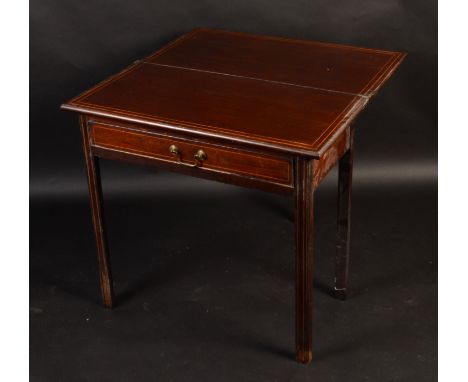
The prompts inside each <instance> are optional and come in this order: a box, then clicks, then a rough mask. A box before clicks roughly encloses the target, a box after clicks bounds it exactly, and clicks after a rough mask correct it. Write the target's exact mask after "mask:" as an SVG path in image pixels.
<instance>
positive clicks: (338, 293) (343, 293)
mask: <svg viewBox="0 0 468 382" xmlns="http://www.w3.org/2000/svg"><path fill="white" fill-rule="evenodd" d="M333 294H334V296H335V297H336V298H337V299H338V300H343V301H345V300H346V299H347V298H348V290H347V289H336V287H334V288H333Z"/></svg>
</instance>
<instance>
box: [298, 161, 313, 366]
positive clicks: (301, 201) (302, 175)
mask: <svg viewBox="0 0 468 382" xmlns="http://www.w3.org/2000/svg"><path fill="white" fill-rule="evenodd" d="M313 163H314V161H313V159H309V158H301V157H299V158H297V159H296V161H295V213H296V217H295V224H296V265H295V268H296V360H297V361H298V362H301V363H309V362H310V361H311V360H312V313H313V312H312V304H313V298H312V297H313V290H312V281H313V280H312V279H313V220H314V216H313V214H314V211H313V210H314V208H313V204H314V203H313V202H314V187H313V181H312V179H313V168H314V166H313Z"/></svg>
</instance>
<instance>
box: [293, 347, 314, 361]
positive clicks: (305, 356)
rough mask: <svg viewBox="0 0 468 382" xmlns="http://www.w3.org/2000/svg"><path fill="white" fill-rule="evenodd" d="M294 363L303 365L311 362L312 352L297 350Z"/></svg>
mask: <svg viewBox="0 0 468 382" xmlns="http://www.w3.org/2000/svg"><path fill="white" fill-rule="evenodd" d="M296 361H297V362H300V363H304V364H307V363H310V362H312V350H297V352H296Z"/></svg>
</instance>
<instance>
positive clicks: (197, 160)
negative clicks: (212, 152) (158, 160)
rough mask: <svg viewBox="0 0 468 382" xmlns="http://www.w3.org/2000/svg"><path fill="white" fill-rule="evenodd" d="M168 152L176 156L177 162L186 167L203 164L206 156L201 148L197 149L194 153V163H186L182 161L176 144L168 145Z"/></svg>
mask: <svg viewBox="0 0 468 382" xmlns="http://www.w3.org/2000/svg"><path fill="white" fill-rule="evenodd" d="M169 152H170V153H171V154H173V155H175V156H176V157H177V163H179V164H182V165H184V166H187V167H199V166H201V165H202V164H203V161H204V160H205V159H206V158H208V157H207V155H206V153H205V152H204V151H203V150H201V149H200V150H198V151H197V153H196V154H195V155H194V158H195V163H186V162H183V161H182V158H181V154H180V151H179V148H178V147H177V146H176V145H170V146H169Z"/></svg>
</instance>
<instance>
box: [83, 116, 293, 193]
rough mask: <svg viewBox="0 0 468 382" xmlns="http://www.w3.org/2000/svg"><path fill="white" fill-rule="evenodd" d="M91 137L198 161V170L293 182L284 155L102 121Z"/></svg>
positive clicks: (169, 158)
mask: <svg viewBox="0 0 468 382" xmlns="http://www.w3.org/2000/svg"><path fill="white" fill-rule="evenodd" d="M91 138H92V142H91V144H92V145H94V146H98V147H103V148H109V149H112V150H117V151H124V152H130V153H133V154H141V155H144V156H146V157H151V158H154V159H158V160H162V161H165V162H171V163H178V162H179V161H180V162H183V163H185V165H192V166H194V165H195V164H196V169H195V170H203V171H214V172H222V173H231V174H236V175H242V176H246V177H251V178H256V179H261V180H265V181H269V182H274V183H279V184H283V185H291V184H292V176H291V173H292V171H291V162H290V161H289V160H288V159H287V158H283V157H280V158H278V157H273V156H267V155H265V154H257V153H253V152H247V151H241V150H238V149H235V148H229V147H224V146H223V147H220V146H217V145H214V144H208V143H196V142H190V141H186V140H182V139H178V138H170V137H167V136H158V135H153V134H148V133H146V132H142V131H135V130H128V129H127V130H125V129H121V128H118V127H113V126H107V125H102V124H92V125H91ZM171 146H172V152H171ZM174 146H175V147H176V149H175V150H174ZM199 150H202V151H203V152H204V153H205V154H206V158H205V159H203V160H201V161H200V160H196V159H195V156H196V154H197V153H199ZM174 151H176V152H177V153H178V154H176V153H174ZM198 158H200V157H198ZM178 164H179V165H182V164H180V163H178ZM194 167H195V166H194Z"/></svg>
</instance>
